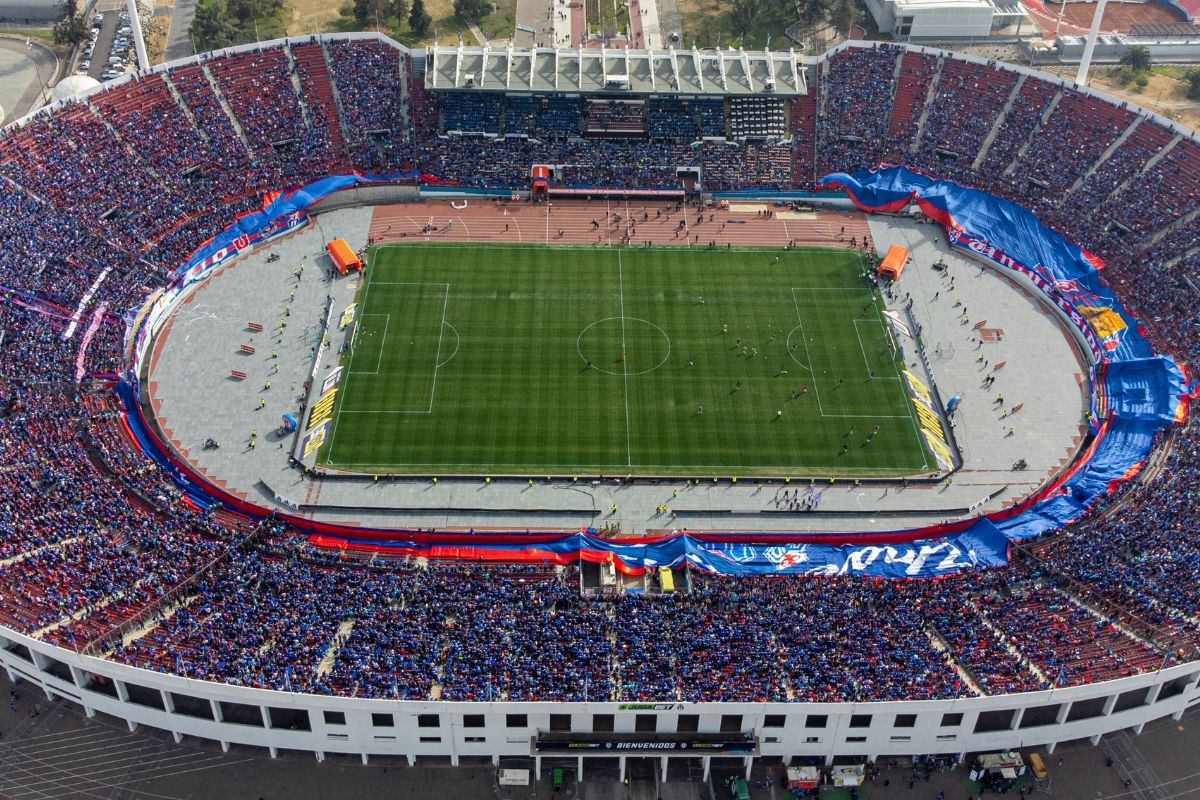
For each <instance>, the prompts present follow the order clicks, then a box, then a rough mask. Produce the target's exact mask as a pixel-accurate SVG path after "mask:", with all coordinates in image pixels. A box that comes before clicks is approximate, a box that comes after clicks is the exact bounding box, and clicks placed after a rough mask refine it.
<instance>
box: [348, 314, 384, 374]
mask: <svg viewBox="0 0 1200 800" xmlns="http://www.w3.org/2000/svg"><path fill="white" fill-rule="evenodd" d="M367 317H383V339H382V340H381V341H380V342H379V355H378V356H376V358H375V370H374V371H373V372H367V371H365V370H363V371H362V372H355V371H353V370H346V374H347V375H378V374H379V368H380V367H381V366H382V365H383V348H384V345H386V344H387V332H388V325H390V324H391V322H392V315H391V314H363V315H361V316H360V317H359V320H364V319H366V318H367ZM356 349H357V348H356ZM350 357H351V358H354V354H353V353H351V354H350Z"/></svg>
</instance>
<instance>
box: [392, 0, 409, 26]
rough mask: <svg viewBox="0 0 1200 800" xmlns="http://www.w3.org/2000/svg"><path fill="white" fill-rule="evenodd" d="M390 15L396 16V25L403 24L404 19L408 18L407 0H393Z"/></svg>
mask: <svg viewBox="0 0 1200 800" xmlns="http://www.w3.org/2000/svg"><path fill="white" fill-rule="evenodd" d="M392 15H393V16H395V17H396V24H397V25H403V24H404V20H406V19H408V0H394V1H393V3H392Z"/></svg>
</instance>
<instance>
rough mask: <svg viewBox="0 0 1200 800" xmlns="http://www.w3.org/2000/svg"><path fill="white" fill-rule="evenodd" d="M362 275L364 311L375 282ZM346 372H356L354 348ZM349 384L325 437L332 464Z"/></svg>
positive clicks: (343, 391) (327, 452)
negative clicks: (365, 284) (364, 285)
mask: <svg viewBox="0 0 1200 800" xmlns="http://www.w3.org/2000/svg"><path fill="white" fill-rule="evenodd" d="M360 274H361V275H362V276H363V280H365V281H366V282H367V288H366V289H363V296H362V301H361V302H360V303H359V305H360V306H362V308H363V310H366V308H367V298H368V297H370V296H371V284H373V283H374V282H375V281H373V280H371V277H370V275H369V274H368V273H366V272H362V273H360ZM354 330H355V331H357V330H358V324H357V323H356V324H355V326H354ZM326 335H327V336H328V335H329V334H328V332H326ZM379 352H380V353H381V354H382V353H383V349H382V348H381V349H380V351H379ZM346 372H347V373H348V374H353V372H354V348H353V347H352V348H351V350H350V360H349V361H347V362H346ZM348 384H349V382H348V381H347V385H346V386H343V387H342V388H341V389H340V390H339V393H340V394H341V395H342V398H341V400H340V401H338V403H337V410H335V411H334V412H333V424H332V425H330V426H329V433H328V434H327V435H326V436H325V441H326V442H327V443H328V445H329V450H327V451H326V452H325V460H326V461H328V462H330V463H334V461H333V448H334V445H336V444H337V430H338V423H339V422H341V421H342V406H344V405H346V395H347V394H348V392H347V391H346V390H347V389H349V388H350V386H349V385H348Z"/></svg>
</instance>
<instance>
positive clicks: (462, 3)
mask: <svg viewBox="0 0 1200 800" xmlns="http://www.w3.org/2000/svg"><path fill="white" fill-rule="evenodd" d="M454 13H455V14H458V15H459V16H460V17H462V18H463V19H473V20H475V19H483V18H484V17H486V16H487V15H488V14H490V13H492V4H491V0H454Z"/></svg>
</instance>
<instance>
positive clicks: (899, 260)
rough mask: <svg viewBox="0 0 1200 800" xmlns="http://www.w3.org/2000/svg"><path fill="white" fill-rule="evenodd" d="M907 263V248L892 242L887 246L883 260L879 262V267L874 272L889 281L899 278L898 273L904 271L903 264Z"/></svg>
mask: <svg viewBox="0 0 1200 800" xmlns="http://www.w3.org/2000/svg"><path fill="white" fill-rule="evenodd" d="M907 263H908V248H907V247H901V246H900V245H898V244H894V245H892V246H891V247H889V248H888V251H887V255H885V256H884V257H883V261H880V262H879V269H878V270H876V272H875V274H876V275H878V276H879V277H881V278H887V279H888V280H889V281H894V280H899V279H900V274H901V273H902V272H904V265H905V264H907Z"/></svg>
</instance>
